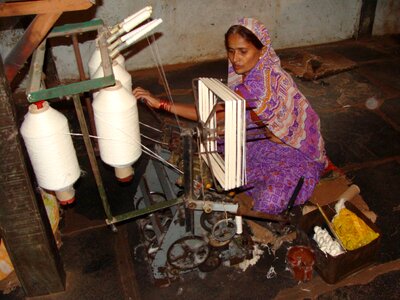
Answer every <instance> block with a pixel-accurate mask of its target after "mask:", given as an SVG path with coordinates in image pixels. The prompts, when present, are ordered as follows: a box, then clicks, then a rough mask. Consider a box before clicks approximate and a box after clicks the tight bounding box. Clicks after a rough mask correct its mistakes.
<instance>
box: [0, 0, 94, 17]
mask: <svg viewBox="0 0 400 300" xmlns="http://www.w3.org/2000/svg"><path fill="white" fill-rule="evenodd" d="M95 3H96V1H95V0H36V1H19V2H8V3H0V17H11V16H23V15H37V14H56V13H63V12H65V11H75V10H86V9H88V8H90V7H92V6H93V4H95Z"/></svg>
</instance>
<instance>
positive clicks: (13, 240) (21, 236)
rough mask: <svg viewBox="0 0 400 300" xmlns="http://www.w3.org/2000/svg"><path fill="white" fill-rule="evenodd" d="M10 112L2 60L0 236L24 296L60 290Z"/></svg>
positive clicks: (45, 223)
mask: <svg viewBox="0 0 400 300" xmlns="http://www.w3.org/2000/svg"><path fill="white" fill-rule="evenodd" d="M13 111H14V109H13V101H12V96H11V90H10V86H9V85H8V83H7V80H6V78H5V74H4V69H3V63H2V60H1V57H0V120H1V121H0V157H1V158H2V163H1V164H0V199H1V201H0V229H1V235H2V237H3V240H4V243H5V245H6V248H7V251H8V254H9V256H10V259H11V261H12V264H13V266H14V270H15V272H16V274H17V276H18V279H19V281H20V283H21V285H22V288H23V289H24V291H25V293H26V295H27V296H40V295H45V294H51V293H56V292H61V291H64V290H65V272H64V269H63V267H62V263H61V259H60V256H59V253H58V249H57V246H56V242H55V239H54V236H53V232H52V230H51V226H50V222H49V219H48V217H47V215H46V210H45V207H44V204H43V201H42V200H41V199H38V200H37V199H36V196H35V192H34V190H33V187H32V184H31V180H30V177H29V174H28V171H27V167H26V165H25V159H24V155H23V151H22V146H21V143H20V136H19V134H18V128H17V126H16V119H15V116H14V114H13ZM38 198H40V195H38Z"/></svg>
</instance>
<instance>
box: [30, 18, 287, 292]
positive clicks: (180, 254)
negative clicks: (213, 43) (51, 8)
mask: <svg viewBox="0 0 400 300" xmlns="http://www.w3.org/2000/svg"><path fill="white" fill-rule="evenodd" d="M150 13H151V12H150ZM159 23H160V22H158V23H157V24H156V25H154V26H157V25H158V24H159ZM121 24H122V25H121ZM121 24H118V26H115V27H114V28H113V30H111V31H110V30H109V29H107V28H106V27H105V26H104V24H103V22H102V21H101V20H93V21H89V22H84V23H78V24H70V25H64V26H60V27H56V28H54V29H53V30H52V32H51V33H50V34H49V35H48V37H47V38H51V37H56V36H71V37H72V41H73V46H74V52H75V57H76V60H77V64H78V68H79V73H80V79H81V80H80V81H79V82H76V83H72V84H68V85H63V86H57V87H52V88H47V89H45V88H44V87H43V84H42V66H43V61H44V53H45V48H46V47H45V45H46V39H45V40H44V41H43V42H42V44H41V45H40V46H39V47H38V49H37V50H36V51H35V52H34V54H33V58H32V63H31V69H30V73H29V82H28V88H27V95H28V101H29V102H31V103H35V102H37V101H39V100H49V99H54V98H72V99H73V102H74V106H75V110H76V114H77V116H78V120H79V125H80V128H81V131H82V136H83V139H84V142H85V147H86V150H87V153H88V157H89V161H90V165H91V168H92V171H93V174H94V177H95V180H96V185H97V189H98V192H99V195H100V198H101V201H102V205H103V208H104V211H105V214H106V217H107V218H106V220H105V221H106V224H108V225H110V227H111V229H112V230H113V231H116V230H117V228H116V226H115V224H116V223H118V222H122V221H126V220H131V219H137V220H138V224H139V227H140V231H141V234H142V236H143V245H144V248H145V249H146V255H147V257H148V261H149V265H150V267H151V272H152V275H153V278H154V281H155V283H156V284H157V285H160V286H161V285H167V284H169V283H170V282H171V281H172V280H174V279H176V278H178V277H179V275H180V274H182V273H186V272H189V271H191V270H194V269H198V270H200V271H203V272H207V271H211V270H213V269H215V268H217V267H218V266H219V265H220V264H221V262H224V264H228V265H232V264H236V263H238V262H240V261H243V260H244V259H246V258H250V257H251V255H252V241H251V238H250V237H249V235H248V234H247V232H246V230H243V227H242V220H241V216H251V217H257V218H264V219H269V220H274V221H278V222H287V218H286V217H285V216H274V215H268V214H263V213H261V212H255V211H252V210H251V207H250V206H248V205H246V204H245V202H241V201H240V199H237V198H236V197H235V196H234V193H232V192H231V191H232V190H234V189H236V188H238V187H240V186H242V185H243V184H244V183H245V172H244V171H245V160H244V157H245V150H244V149H245V147H244V145H245V134H244V130H245V129H246V128H245V123H244V102H243V101H242V99H239V97H238V96H237V95H234V94H233V93H232V92H230V91H229V89H227V88H226V87H225V86H224V85H223V84H222V83H221V82H219V81H218V80H215V79H209V78H201V79H198V80H197V81H196V82H197V83H198V86H196V88H194V90H197V92H198V94H197V95H196V96H197V99H196V104H197V106H198V110H199V113H200V122H199V123H198V124H197V126H196V127H195V128H193V127H188V128H180V127H177V126H176V125H173V124H163V129H162V131H163V134H164V138H165V137H173V141H172V143H176V142H177V141H178V144H179V145H181V147H179V146H176V145H173V147H170V149H171V148H173V149H174V150H173V151H169V154H170V155H171V158H172V157H174V156H175V157H179V159H178V160H176V162H177V161H179V160H180V161H181V165H182V167H181V170H180V172H181V174H182V176H183V177H182V178H181V183H182V186H183V188H182V189H181V190H180V191H179V192H176V191H175V190H174V186H173V184H171V181H170V180H169V179H168V175H167V170H168V169H169V166H168V165H166V164H165V163H164V162H163V161H160V160H158V159H155V158H151V159H150V162H151V165H152V167H153V168H154V169H155V173H156V175H157V178H158V182H159V185H160V186H161V191H157V192H155V191H154V188H153V187H151V186H149V183H148V181H147V180H146V176H144V175H145V174H144V173H140V172H139V173H136V174H135V176H136V177H139V178H140V180H139V181H138V186H139V189H140V191H141V195H142V197H141V198H139V199H137V201H136V202H135V203H134V205H133V206H134V207H133V209H132V211H130V212H127V213H123V214H120V215H113V214H112V212H111V209H110V205H109V203H108V199H107V195H106V192H105V189H104V184H103V180H102V177H101V174H100V171H99V168H98V165H97V160H96V155H95V151H94V149H93V145H92V141H91V136H90V134H89V128H88V126H87V124H86V121H85V116H84V114H83V108H82V104H81V98H80V95H82V94H83V93H86V92H92V91H95V90H98V89H102V88H106V87H108V86H113V85H115V84H116V76H115V74H114V71H113V59H115V58H116V57H117V55H118V54H119V51H121V50H123V49H124V47H127V46H128V44H129V43H130V44H132V43H133V42H134V41H136V40H137V39H138V35H136V36H135V35H134V36H133V37H132V38H131V39H127V38H126V39H125V41H126V40H128V41H129V43H128V44H125V45H124V46H123V43H122V44H118V43H117V44H115V43H116V40H117V39H119V38H118V37H119V36H120V35H121V34H123V33H124V32H126V31H127V30H126V29H124V30H122V29H121V28H123V24H124V23H121ZM120 25H121V26H120ZM153 28H154V27H153ZM131 29H132V28H131ZM93 30H95V31H97V35H98V38H97V45H98V50H99V55H100V57H101V67H102V70H103V73H102V75H101V76H100V77H97V78H94V77H93V76H92V77H91V78H90V79H86V76H85V73H84V71H83V63H82V58H81V55H80V52H79V47H78V42H77V35H78V34H80V33H82V32H86V31H93ZM150 30H151V29H150ZM110 32H111V33H112V34H114V37H111V36H110ZM91 73H92V74H91V75H93V71H92V72H91ZM221 101H224V102H225V107H226V111H227V116H228V117H227V118H226V123H225V137H224V140H225V141H227V142H228V143H231V144H232V145H235V147H225V149H226V151H225V154H224V157H221V156H220V154H218V149H217V148H218V145H217V138H218V137H217V135H218V132H217V131H218V130H217V123H216V118H215V107H216V104H217V103H220V102H221ZM86 104H87V107H88V112H89V115H90V114H91V113H93V112H91V111H90V108H91V102H90V99H88V100H87V102H86ZM90 121H91V124H90V125H91V127H92V130H93V129H95V128H96V126H95V124H92V123H93V120H92V118H90ZM233 125H235V126H233ZM168 143H170V141H168ZM168 143H167V144H168ZM194 146H196V149H195V150H194ZM164 150H165V149H164ZM154 151H155V152H156V153H157V154H158V155H161V152H162V151H163V149H162V148H161V146H160V145H157V144H156V145H155V146H154Z"/></svg>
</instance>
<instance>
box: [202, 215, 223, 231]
mask: <svg viewBox="0 0 400 300" xmlns="http://www.w3.org/2000/svg"><path fill="white" fill-rule="evenodd" d="M223 218H224V212H221V211H214V212H211V213H209V214H208V213H206V212H203V213H202V214H201V216H200V225H201V227H203V229H204V230H206V231H207V232H211V230H212V228H213V226H214V225H215V224H216V223H217V222H218V221H220V220H222V219H223Z"/></svg>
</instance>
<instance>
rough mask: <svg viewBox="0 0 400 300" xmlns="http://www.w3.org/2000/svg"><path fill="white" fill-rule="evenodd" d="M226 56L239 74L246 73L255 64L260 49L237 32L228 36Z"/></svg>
mask: <svg viewBox="0 0 400 300" xmlns="http://www.w3.org/2000/svg"><path fill="white" fill-rule="evenodd" d="M227 52H228V58H229V60H230V62H231V63H232V66H233V69H234V70H235V72H236V73H237V74H239V75H247V74H248V73H249V72H250V71H251V69H253V68H254V66H255V65H256V64H257V62H258V60H259V58H260V56H261V54H262V50H259V49H257V48H256V47H255V46H254V45H253V44H252V43H251V42H248V41H247V40H245V39H244V38H243V37H242V36H240V35H239V34H237V33H233V34H231V35H230V36H228V48H227Z"/></svg>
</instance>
